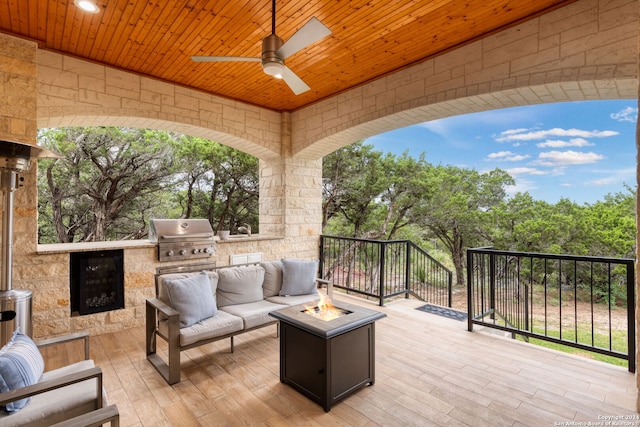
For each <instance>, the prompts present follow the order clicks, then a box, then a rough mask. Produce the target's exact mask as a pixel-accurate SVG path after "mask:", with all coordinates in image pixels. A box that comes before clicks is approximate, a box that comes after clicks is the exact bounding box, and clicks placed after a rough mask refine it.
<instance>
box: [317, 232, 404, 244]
mask: <svg viewBox="0 0 640 427" xmlns="http://www.w3.org/2000/svg"><path fill="white" fill-rule="evenodd" d="M320 237H327V238H330V239H340V240H351V241H355V242H372V243H407V242H409V240H379V239H362V238H359V237H344V236H329V235H327V234H321V235H320Z"/></svg>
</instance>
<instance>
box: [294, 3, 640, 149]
mask: <svg viewBox="0 0 640 427" xmlns="http://www.w3.org/2000/svg"><path fill="white" fill-rule="evenodd" d="M639 29H640V26H639V20H638V2H637V1H636V0H623V1H621V2H616V3H615V4H614V3H612V2H609V1H607V0H586V1H580V2H575V3H572V4H570V5H567V6H565V7H562V8H560V9H557V10H555V11H553V12H551V13H548V14H545V15H542V16H540V17H538V18H535V19H532V20H530V21H527V22H525V23H522V24H520V25H517V26H515V27H512V28H509V29H505V30H503V31H500V32H498V33H496V34H493V35H491V36H488V37H486V38H483V39H481V40H478V41H475V42H473V43H470V44H467V45H465V46H462V47H459V48H457V49H455V50H452V51H450V52H447V53H445V54H443V55H441V56H438V57H435V58H431V59H428V60H426V61H424V62H421V63H419V64H416V65H414V66H412V67H408V68H406V69H403V70H401V71H399V72H396V73H394V74H392V75H388V76H385V77H382V78H380V79H377V80H375V81H372V82H369V83H367V84H365V85H362V86H360V87H357V88H354V89H352V90H350V91H347V92H345V93H342V94H339V95H337V96H335V97H333V98H330V99H325V100H323V101H321V102H318V103H316V104H314V105H311V106H308V107H305V108H303V109H300V110H298V111H295V112H293V113H292V117H291V123H292V129H291V135H292V138H291V139H292V140H291V146H292V150H291V152H292V153H293V155H294V156H297V157H301V158H309V159H318V158H322V157H323V156H325V155H326V154H328V153H331V152H332V151H335V150H337V149H338V148H341V147H343V146H345V145H348V144H351V143H353V142H356V141H359V140H361V139H364V138H366V137H368V136H372V135H375V134H378V133H382V132H386V131H389V130H392V129H397V128H400V127H405V126H409V125H413V124H417V123H421V122H426V121H430V120H434V119H439V118H444V117H450V116H454V115H459V114H468V113H472V112H478V111H486V110H491V109H497V108H507V107H515V106H522V105H533V104H540V103H552V102H566V101H578V100H598V99H601V100H604V99H625V98H627V99H632V98H637V97H638V63H637V61H638V32H639Z"/></svg>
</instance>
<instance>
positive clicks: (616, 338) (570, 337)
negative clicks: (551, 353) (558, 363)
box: [518, 325, 628, 367]
mask: <svg viewBox="0 0 640 427" xmlns="http://www.w3.org/2000/svg"><path fill="white" fill-rule="evenodd" d="M579 328H581V325H579ZM583 328H589V329H587V330H586V331H588V332H584V333H580V330H579V331H578V332H579V334H580V336H581V337H582V336H584V337H590V336H591V330H590V326H589V325H587V326H584V327H583ZM533 332H535V333H537V334H540V335H544V329H541V328H535V329H534V331H533ZM547 336H550V337H556V338H558V337H559V336H560V333H559V331H555V330H547ZM518 339H519V340H521V341H525V339H524V338H523V337H522V336H519V337H518ZM562 339H563V340H566V341H571V342H575V341H576V334H575V331H574V330H563V331H562ZM578 342H579V343H580V344H586V345H590V344H591V342H590V338H589V341H586V340H578ZM529 343H530V344H535V345H539V346H541V347H546V348H551V349H554V350H558V351H562V352H565V353H570V354H575V355H578V356H581V357H585V358H587V359H593V360H599V361H601V362H606V363H610V364H612V365H617V366H624V367H626V366H628V362H627V361H626V360H624V359H619V358H617V357H612V356H606V355H604V354H599V353H593V352H590V351H586V350H581V349H578V348H573V347H569V346H567V345H563V344H556V343H552V342H549V341H545V340H541V339H536V338H529ZM594 345H595V346H596V347H599V348H604V349H608V348H609V337H608V335H603V334H598V333H596V332H594ZM611 348H612V349H613V350H615V351H618V352H622V353H626V352H627V333H626V331H617V330H612V331H611Z"/></svg>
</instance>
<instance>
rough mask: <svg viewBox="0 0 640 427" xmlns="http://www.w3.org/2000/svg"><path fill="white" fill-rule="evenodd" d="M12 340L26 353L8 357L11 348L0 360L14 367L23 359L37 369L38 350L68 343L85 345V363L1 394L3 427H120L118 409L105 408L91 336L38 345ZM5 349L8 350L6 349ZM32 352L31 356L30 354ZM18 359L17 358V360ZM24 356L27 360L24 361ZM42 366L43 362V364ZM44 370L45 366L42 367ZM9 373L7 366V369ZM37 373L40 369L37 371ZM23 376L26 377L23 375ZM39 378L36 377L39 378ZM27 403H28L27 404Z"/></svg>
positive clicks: (0, 383) (1, 381)
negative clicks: (92, 357)
mask: <svg viewBox="0 0 640 427" xmlns="http://www.w3.org/2000/svg"><path fill="white" fill-rule="evenodd" d="M17 335H18V334H15V335H14V337H13V338H12V340H14V339H15V342H18V338H20V340H21V341H20V344H19V345H16V344H15V343H14V344H12V346H13V347H14V348H15V347H17V346H22V348H23V349H24V348H26V350H25V351H24V352H23V353H22V354H17V352H14V354H11V355H10V354H9V353H10V351H11V346H9V349H8V350H6V351H5V349H4V348H3V351H0V358H2V357H5V358H7V359H8V360H9V362H8V364H11V363H14V362H15V360H17V359H19V358H21V360H22V362H23V363H25V362H24V361H26V360H28V361H29V363H33V364H34V365H37V364H38V362H37V360H36V361H35V362H33V360H34V359H38V357H37V356H38V354H35V353H39V350H40V349H41V348H44V347H48V346H53V345H59V344H63V343H68V342H71V341H75V340H83V341H84V355H83V356H84V359H83V360H80V361H78V362H75V363H72V364H70V365H67V366H63V367H60V368H57V369H53V370H50V371H47V372H44V373H42V375H41V376H40V378H39V380H38V381H37V382H36V383H35V384H32V385H26V386H21V387H18V388H14V389H12V390H10V391H4V392H1V393H0V408H2V410H1V411H0V427H8V426H27V425H28V426H52V425H57V424H58V423H59V424H60V425H65V426H98V425H102V424H106V423H110V424H111V426H115V427H117V426H118V425H119V419H120V417H119V413H118V409H117V407H116V406H115V405H111V406H105V402H106V395H105V392H104V388H103V383H102V370H101V369H100V367H97V366H95V365H94V362H93V360H91V359H89V335H88V334H87V333H78V334H73V335H69V336H64V337H60V338H53V339H50V340H45V341H41V342H39V343H35V345H36V346H37V347H36V349H33V348H30V346H31V347H33V344H34V343H33V341H31V340H30V338H28V337H26V335H22V336H21V337H18V338H16V336H17ZM5 347H6V346H5ZM29 351H31V353H28V352H29ZM16 355H17V356H18V357H16ZM22 356H24V357H22ZM42 363H43V362H42ZM42 366H43V364H42ZM4 368H5V369H6V365H5V367H4ZM23 369H24V370H27V371H28V370H29V367H24V366H21V370H23ZM35 371H37V369H35ZM23 374H24V373H23ZM10 375H11V374H7V372H6V370H5V372H3V376H1V377H0V387H2V389H3V390H6V388H7V386H9V384H8V383H7V381H9V378H10ZM36 375H37V374H36ZM25 399H28V400H25Z"/></svg>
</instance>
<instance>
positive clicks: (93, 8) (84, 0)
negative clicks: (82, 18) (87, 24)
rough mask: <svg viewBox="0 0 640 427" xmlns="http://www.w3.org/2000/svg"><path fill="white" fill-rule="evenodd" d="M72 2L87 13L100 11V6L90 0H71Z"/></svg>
mask: <svg viewBox="0 0 640 427" xmlns="http://www.w3.org/2000/svg"><path fill="white" fill-rule="evenodd" d="M73 4H75V5H76V6H77V7H79V8H80V9H82V10H84V11H85V12H89V13H98V12H100V8H99V7H98V5H97V4H96V3H95V2H94V1H92V0H73Z"/></svg>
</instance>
